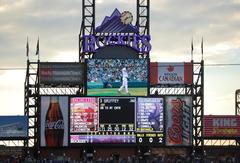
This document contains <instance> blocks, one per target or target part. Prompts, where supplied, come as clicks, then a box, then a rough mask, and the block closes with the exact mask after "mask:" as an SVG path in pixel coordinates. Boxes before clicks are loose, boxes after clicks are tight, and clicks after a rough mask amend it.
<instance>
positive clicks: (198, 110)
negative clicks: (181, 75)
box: [150, 60, 204, 151]
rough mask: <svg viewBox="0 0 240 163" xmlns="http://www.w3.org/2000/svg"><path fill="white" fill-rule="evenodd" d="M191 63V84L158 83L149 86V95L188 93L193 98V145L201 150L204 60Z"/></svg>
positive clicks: (202, 143)
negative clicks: (151, 86)
mask: <svg viewBox="0 0 240 163" xmlns="http://www.w3.org/2000/svg"><path fill="white" fill-rule="evenodd" d="M192 63H193V84H192V85H186V84H169V85H166V84H159V85H157V86H153V88H150V95H154V96H163V95H189V96H192V99H193V147H194V148H196V149H200V151H203V145H204V139H203V115H204V61H203V60H202V61H201V62H192Z"/></svg>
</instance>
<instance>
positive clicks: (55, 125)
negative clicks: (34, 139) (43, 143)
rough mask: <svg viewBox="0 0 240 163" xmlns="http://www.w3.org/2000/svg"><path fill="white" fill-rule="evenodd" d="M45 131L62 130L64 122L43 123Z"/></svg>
mask: <svg viewBox="0 0 240 163" xmlns="http://www.w3.org/2000/svg"><path fill="white" fill-rule="evenodd" d="M45 129H53V130H58V129H64V121H63V120H58V121H56V122H50V121H49V120H47V121H46V123H45Z"/></svg>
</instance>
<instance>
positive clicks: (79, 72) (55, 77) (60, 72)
mask: <svg viewBox="0 0 240 163" xmlns="http://www.w3.org/2000/svg"><path fill="white" fill-rule="evenodd" d="M39 76H40V77H39V78H40V84H41V85H54V86H56V85H68V86H69V85H81V84H83V81H84V65H83V64H81V63H60V62H58V63H56V62H52V63H51V62H42V63H40V64H39Z"/></svg>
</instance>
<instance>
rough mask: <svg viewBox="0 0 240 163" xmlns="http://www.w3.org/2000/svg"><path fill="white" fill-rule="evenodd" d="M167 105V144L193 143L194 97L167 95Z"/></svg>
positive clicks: (185, 144)
mask: <svg viewBox="0 0 240 163" xmlns="http://www.w3.org/2000/svg"><path fill="white" fill-rule="evenodd" d="M165 106H166V109H165V119H166V121H165V123H166V125H165V128H166V145H168V146H190V145H192V98H191V97H190V96H166V98H165Z"/></svg>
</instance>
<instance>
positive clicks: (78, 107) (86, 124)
mask: <svg viewBox="0 0 240 163" xmlns="http://www.w3.org/2000/svg"><path fill="white" fill-rule="evenodd" d="M94 131H98V99H97V98H95V97H90V98H86V97H73V98H71V101H70V133H79V132H94Z"/></svg>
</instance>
